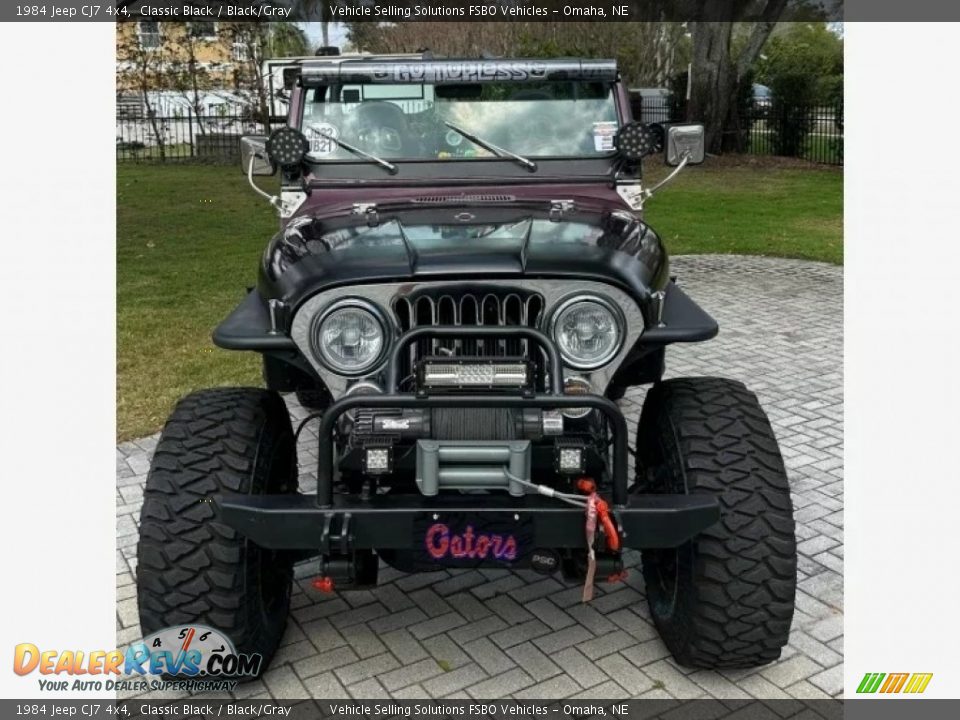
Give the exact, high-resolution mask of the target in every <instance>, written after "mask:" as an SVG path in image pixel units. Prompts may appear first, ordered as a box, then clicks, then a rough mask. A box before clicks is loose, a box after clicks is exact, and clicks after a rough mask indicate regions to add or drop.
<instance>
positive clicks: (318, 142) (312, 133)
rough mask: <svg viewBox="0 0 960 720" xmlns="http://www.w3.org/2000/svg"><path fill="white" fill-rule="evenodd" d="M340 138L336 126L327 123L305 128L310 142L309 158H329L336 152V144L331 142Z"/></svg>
mask: <svg viewBox="0 0 960 720" xmlns="http://www.w3.org/2000/svg"><path fill="white" fill-rule="evenodd" d="M338 137H340V130H339V129H338V128H337V126H336V125H331V124H330V123H328V122H319V123H311V124H310V125H308V126H307V139H308V140H309V141H310V152H309V153H308V154H309V155H310V156H311V157H321V158H324V157H330V156H331V155H333V154H334V153H335V152H336V151H337V144H336V143H335V142H334V141H333V140H331V139H330V138H333V139H334V140H335V139H336V138H338Z"/></svg>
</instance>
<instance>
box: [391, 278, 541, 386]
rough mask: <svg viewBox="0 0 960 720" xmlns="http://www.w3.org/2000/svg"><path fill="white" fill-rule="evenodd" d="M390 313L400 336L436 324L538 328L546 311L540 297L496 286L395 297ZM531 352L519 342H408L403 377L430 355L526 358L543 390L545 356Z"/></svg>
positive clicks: (475, 339) (527, 342)
mask: <svg viewBox="0 0 960 720" xmlns="http://www.w3.org/2000/svg"><path fill="white" fill-rule="evenodd" d="M393 312H394V315H395V317H396V320H397V326H398V328H399V329H400V332H406V331H407V330H410V329H411V328H415V327H424V326H435V325H462V326H509V325H520V326H527V327H538V325H539V323H540V321H541V319H542V317H543V312H544V301H543V296H542V295H540V294H539V293H531V292H524V291H520V290H505V289H504V288H495V289H490V290H481V291H475V292H468V293H451V292H442V291H441V292H436V291H435V292H422V293H418V294H416V295H406V296H400V297H397V298H396V299H395V300H394V301H393ZM534 349H535V352H534V353H532V354H531V353H530V343H529V341H527V340H526V339H521V338H498V339H496V340H490V339H486V340H484V339H480V338H442V339H432V338H425V339H423V340H419V341H417V342H416V343H412V344H411V346H410V348H409V350H408V352H407V356H406V358H405V359H404V367H402V368H401V375H400V377H401V378H407V379H408V380H409V378H411V377H412V376H413V373H414V369H415V367H416V363H417V361H418V360H420V359H421V358H424V357H428V356H430V355H450V356H454V355H455V356H458V357H530V358H531V359H532V360H533V361H534V362H535V365H536V371H537V386H538V387H543V383H544V376H545V368H546V355H545V354H544V352H543V350H542V349H540V348H534Z"/></svg>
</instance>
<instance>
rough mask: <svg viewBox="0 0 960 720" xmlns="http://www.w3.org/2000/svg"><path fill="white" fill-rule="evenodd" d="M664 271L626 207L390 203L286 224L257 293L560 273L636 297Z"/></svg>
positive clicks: (652, 242)
mask: <svg viewBox="0 0 960 720" xmlns="http://www.w3.org/2000/svg"><path fill="white" fill-rule="evenodd" d="M667 275H668V267H667V260H666V253H665V252H664V250H663V246H662V243H661V242H660V238H659V237H658V236H657V234H656V233H655V232H654V231H653V230H652V229H651V228H650V227H649V226H647V225H646V224H645V223H643V222H642V221H641V220H639V219H638V218H636V217H635V216H633V215H631V214H630V213H627V212H623V211H613V212H582V211H576V210H571V209H563V210H559V209H556V208H555V209H554V210H553V211H552V212H551V210H550V208H549V207H547V206H546V205H545V204H531V205H529V206H518V205H510V206H503V207H473V206H470V207H464V206H459V207H427V208H409V207H397V208H395V209H391V208H377V209H375V210H366V209H360V210H359V211H357V212H354V213H352V214H350V215H346V216H340V217H334V218H324V219H315V218H306V217H304V218H298V219H296V220H295V221H292V222H291V223H290V224H289V225H287V227H286V228H285V229H284V230H283V231H282V232H280V233H278V234H277V235H276V236H275V237H274V238H273V240H272V241H271V242H270V245H269V246H268V248H267V250H266V252H265V254H264V258H263V267H262V272H261V283H260V285H261V287H260V290H261V292H262V293H263V295H264V296H265V297H268V298H269V297H277V298H281V299H283V300H285V301H287V302H288V303H290V304H293V305H297V304H299V302H301V301H302V300H303V299H305V298H306V297H309V296H310V295H312V294H314V293H316V292H319V291H321V290H324V289H327V288H330V287H334V286H338V285H358V284H363V283H376V282H396V281H403V280H421V281H422V280H428V279H436V280H446V279H458V280H461V279H462V280H483V279H490V278H501V279H502V278H509V277H517V278H518V279H519V278H523V277H556V278H564V277H569V278H582V279H593V280H600V281H602V282H608V283H611V284H614V285H617V286H619V287H622V288H623V289H625V290H628V291H629V292H631V293H632V294H633V295H634V296H636V297H645V296H646V295H647V294H648V293H649V292H651V291H652V290H659V289H662V288H663V287H664V286H665V285H666V282H667V279H668V278H667Z"/></svg>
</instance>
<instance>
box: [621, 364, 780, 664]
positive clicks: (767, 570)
mask: <svg viewBox="0 0 960 720" xmlns="http://www.w3.org/2000/svg"><path fill="white" fill-rule="evenodd" d="M637 452H638V465H639V467H640V472H639V475H638V479H637V490H639V491H641V492H665V493H671V492H672V493H677V492H680V493H711V494H714V495H717V496H718V497H719V498H720V504H721V513H722V514H721V518H720V520H719V522H717V523H716V524H715V525H713V526H712V527H710V528H708V529H707V530H706V531H704V532H703V533H701V534H700V535H699V536H698V537H697V538H696V539H695V540H693V541H691V542H688V543H686V544H685V545H683V546H681V547H680V548H676V549H671V550H645V551H643V558H642V559H643V576H644V580H645V582H646V587H647V598H648V601H649V603H650V611H651V614H652V615H653V620H654V622H655V624H656V626H657V628H658V630H659V631H660V634H661V636H662V638H663V641H664V643H666V645H667V647H668V648H669V649H670V652H671V653H673V655H674V657H675V658H676V660H677V662H679V663H680V664H682V665H686V666H690V667H702V668H742V667H755V666H757V665H763V664H765V663H768V662H771V661H772V660H776V659H777V658H778V657H780V651H781V648H783V646H784V645H786V643H787V640H788V638H789V635H790V623H791V620H792V619H793V604H794V595H795V593H796V584H797V546H796V537H795V535H794V521H793V504H792V502H791V500H790V487H789V485H788V482H787V474H786V470H785V469H784V466H783V459H782V458H781V456H780V449H779V447H778V445H777V440H776V438H775V437H774V434H773V429H772V428H771V427H770V422H769V421H768V420H767V416H766V414H765V413H764V412H763V409H762V408H761V407H760V404H759V403H758V402H757V398H756V396H755V395H754V394H753V393H752V392H750V391H749V390H747V388H746V387H744V386H743V385H742V384H741V383H739V382H734V381H732V380H722V379H718V378H683V379H678V380H668V381H666V382H662V383H659V384H657V385H655V386H654V387H653V388H652V389H651V390H650V392H649V394H648V395H647V399H646V401H645V402H644V405H643V411H642V412H641V415H640V425H639V428H638V433H637Z"/></svg>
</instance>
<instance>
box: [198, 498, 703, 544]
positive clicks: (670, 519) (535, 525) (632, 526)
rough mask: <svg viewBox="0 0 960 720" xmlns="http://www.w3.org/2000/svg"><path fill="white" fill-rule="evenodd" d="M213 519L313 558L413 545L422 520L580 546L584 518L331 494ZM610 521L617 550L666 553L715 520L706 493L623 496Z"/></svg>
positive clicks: (233, 509) (229, 503) (575, 512)
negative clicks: (527, 531) (477, 525)
mask: <svg viewBox="0 0 960 720" xmlns="http://www.w3.org/2000/svg"><path fill="white" fill-rule="evenodd" d="M217 509H218V512H219V517H220V521H221V522H223V523H224V524H226V525H228V526H230V527H231V528H233V529H235V530H236V531H237V532H239V533H241V534H242V535H244V536H246V537H248V538H249V539H250V540H252V541H253V542H255V543H257V544H258V545H261V546H263V547H266V548H273V549H291V550H292V549H303V550H316V551H318V552H321V553H330V552H334V553H336V552H349V551H350V550H358V549H381V550H383V549H405V548H411V547H412V546H413V545H414V544H415V526H416V524H417V522H418V521H419V520H421V519H422V518H424V517H428V518H430V519H431V520H433V521H436V522H443V521H444V519H445V518H451V517H463V516H467V517H470V516H471V515H482V516H483V517H484V518H485V519H486V520H487V521H489V520H491V519H492V520H494V521H495V522H497V524H498V525H501V526H502V527H505V528H509V527H510V525H511V524H516V525H517V526H520V525H522V524H526V525H527V526H528V527H531V528H532V534H533V540H532V547H543V548H553V549H559V548H584V547H586V540H585V534H584V513H583V511H582V510H580V509H578V508H575V507H572V506H566V505H562V504H560V503H559V502H557V501H556V500H551V499H549V498H542V497H539V496H535V495H530V496H526V497H523V498H511V497H508V496H507V497H500V496H483V500H482V505H481V504H478V503H477V502H476V501H474V502H472V503H471V502H470V501H469V496H467V497H466V498H450V499H447V498H425V497H422V496H419V495H399V496H395V495H389V494H388V495H381V496H377V497H374V498H370V499H369V500H366V501H363V500H352V501H351V500H348V499H347V498H344V497H340V496H338V497H337V498H335V500H334V504H333V507H330V508H323V507H319V506H318V505H317V502H316V498H315V497H314V496H308V495H266V496H248V497H243V498H230V499H229V500H222V499H221V500H219V501H218V502H217ZM612 512H613V516H614V518H615V520H616V523H617V525H618V531H619V534H620V536H621V540H622V543H623V546H624V547H629V548H668V547H676V546H678V545H681V544H682V543H684V542H685V541H687V540H689V539H691V538H692V537H694V536H695V535H697V534H698V533H700V532H701V531H703V530H705V529H706V528H708V527H710V526H711V525H712V524H713V523H715V522H716V521H717V520H718V519H719V518H720V505H719V503H718V501H717V498H716V497H714V496H712V495H639V494H638V495H631V496H630V498H629V501H628V503H627V504H626V505H624V506H621V507H614V508H613V509H612Z"/></svg>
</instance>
